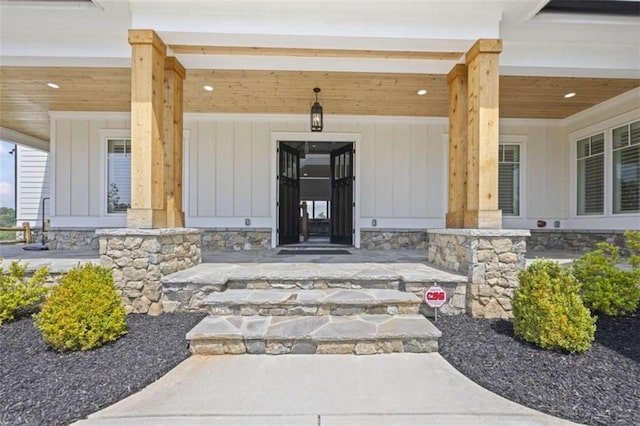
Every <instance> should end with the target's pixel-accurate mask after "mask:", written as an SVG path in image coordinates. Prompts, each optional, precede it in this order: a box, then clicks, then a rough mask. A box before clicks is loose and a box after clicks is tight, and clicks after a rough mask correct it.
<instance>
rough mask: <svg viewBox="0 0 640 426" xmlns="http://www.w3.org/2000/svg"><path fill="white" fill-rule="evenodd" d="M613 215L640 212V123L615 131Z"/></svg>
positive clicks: (613, 145) (613, 148)
mask: <svg viewBox="0 0 640 426" xmlns="http://www.w3.org/2000/svg"><path fill="white" fill-rule="evenodd" d="M612 151H613V156H612V161H613V213H614V214H618V213H638V212H640V121H636V122H634V123H631V124H628V125H626V126H622V127H618V128H615V129H613V143H612Z"/></svg>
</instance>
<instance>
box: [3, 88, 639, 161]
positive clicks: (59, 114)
mask: <svg viewBox="0 0 640 426" xmlns="http://www.w3.org/2000/svg"><path fill="white" fill-rule="evenodd" d="M635 90H636V89H634V90H632V92H633V91H635ZM638 90H639V95H636V96H640V89H638ZM627 93H630V92H627ZM627 93H625V94H622V95H620V96H618V97H616V98H613V99H612V100H615V99H618V98H620V97H623V96H625V95H627ZM612 100H609V101H605V102H603V104H606V103H608V102H610V101H612ZM599 105H602V104H599ZM599 105H596V106H595V107H592V108H597V107H598V106H599ZM585 111H589V110H585ZM583 112H584V111H583ZM580 114H582V112H580V113H578V114H575V115H572V116H571V117H569V118H565V119H551V118H500V125H507V126H519V125H522V126H547V127H548V126H563V125H565V124H566V123H567V120H570V119H572V118H573V117H576V116H578V115H580ZM49 116H50V117H51V118H56V119H74V118H76V119H77V118H87V119H89V118H93V119H98V118H99V119H105V120H130V119H131V113H130V112H110V111H51V112H49ZM329 117H330V119H331V120H335V121H342V122H358V123H360V122H376V123H399V124H403V123H407V124H412V123H422V124H448V123H449V118H448V117H434V116H390V115H330V116H329ZM202 120H220V121H237V120H239V121H286V122H290V121H304V122H305V123H306V122H307V121H308V120H309V115H308V114H257V113H251V114H245V113H217V112H212V113H208V112H191V113H184V116H183V121H184V123H185V124H186V123H187V122H188V123H189V124H192V122H196V121H202ZM0 129H1V128H0ZM44 142H46V141H44ZM39 149H40V148H39Z"/></svg>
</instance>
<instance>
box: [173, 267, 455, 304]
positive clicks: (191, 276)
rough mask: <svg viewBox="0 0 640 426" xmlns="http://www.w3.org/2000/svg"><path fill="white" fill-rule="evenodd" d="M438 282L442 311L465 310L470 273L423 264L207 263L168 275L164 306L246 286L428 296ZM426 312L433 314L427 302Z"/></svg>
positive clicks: (200, 300)
mask: <svg viewBox="0 0 640 426" xmlns="http://www.w3.org/2000/svg"><path fill="white" fill-rule="evenodd" d="M434 283H437V284H438V285H439V286H440V287H442V288H443V289H444V290H445V291H446V292H447V304H446V305H444V306H443V307H442V308H441V309H440V311H441V313H443V314H459V313H464V312H465V302H466V288H467V277H466V276H464V275H461V274H456V273H451V272H445V271H441V270H439V269H436V268H432V267H429V266H427V265H425V264H422V263H202V264H199V265H196V266H194V267H192V268H189V269H187V270H184V271H180V272H176V273H173V274H171V275H168V276H166V277H163V278H162V285H163V294H164V301H163V307H164V311H165V312H173V311H176V310H177V311H189V310H198V311H206V305H205V299H206V298H207V297H208V296H209V295H210V294H215V293H218V292H224V291H226V290H241V289H245V290H259V289H260V290H266V289H279V290H292V291H293V290H323V289H356V290H358V289H366V290H371V289H380V290H385V289H386V290H401V291H404V292H407V293H413V294H415V295H416V296H418V297H419V298H420V300H422V299H423V297H424V291H425V290H426V289H427V288H428V287H430V286H431V285H433V284H434ZM242 297H244V296H242ZM420 312H421V313H423V314H425V315H433V311H432V310H431V309H430V308H429V307H427V306H426V304H424V303H422V304H421V305H420Z"/></svg>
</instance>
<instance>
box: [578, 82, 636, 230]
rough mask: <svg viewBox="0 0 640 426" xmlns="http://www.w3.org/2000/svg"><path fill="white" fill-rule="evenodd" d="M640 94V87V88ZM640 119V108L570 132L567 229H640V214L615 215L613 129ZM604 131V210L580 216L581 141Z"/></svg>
mask: <svg viewBox="0 0 640 426" xmlns="http://www.w3.org/2000/svg"><path fill="white" fill-rule="evenodd" d="M638 93H639V94H640V90H639V91H638ZM638 120H640V109H634V110H633V111H629V112H627V113H624V114H620V115H618V116H616V117H613V118H610V119H607V120H604V121H601V122H599V123H595V124H592V125H589V126H587V127H584V128H581V129H579V130H576V131H574V132H571V133H570V134H569V162H570V164H569V173H570V175H569V218H568V220H567V224H566V225H567V226H566V227H567V228H575V229H579V228H581V227H584V228H585V229H639V228H640V227H639V226H638V222H639V220H640V213H622V214H613V140H612V139H613V137H612V133H613V129H615V128H617V127H621V126H624V125H627V124H630V123H632V122H634V121H638ZM600 133H603V134H604V212H603V214H599V215H578V176H577V170H578V169H577V161H578V159H577V142H578V141H579V140H581V139H584V138H587V137H591V136H595V135H597V134H600Z"/></svg>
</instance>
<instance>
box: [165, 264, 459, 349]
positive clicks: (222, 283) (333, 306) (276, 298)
mask: <svg viewBox="0 0 640 426" xmlns="http://www.w3.org/2000/svg"><path fill="white" fill-rule="evenodd" d="M434 282H437V283H438V285H440V286H441V287H443V288H445V289H447V291H448V292H450V293H451V296H450V297H451V298H452V299H453V300H454V301H455V302H456V303H458V304H459V306H457V307H453V306H452V307H451V308H450V311H452V312H453V311H455V310H456V309H458V310H459V311H460V310H462V309H464V291H465V289H466V278H465V277H462V276H459V275H455V274H448V273H446V272H442V271H440V270H437V269H435V268H430V267H429V266H426V265H424V264H421V263H411V264H409V263H407V264H400V263H392V264H378V263H352V264H345V263H341V264H336V263H333V264H319V263H256V264H246V263H243V264H203V265H198V266H196V267H194V268H191V269H189V270H187V271H182V272H178V273H176V274H172V275H170V276H168V277H165V279H164V280H163V288H164V295H165V297H166V298H167V299H168V300H169V301H170V302H172V303H178V304H179V306H181V307H182V308H183V309H187V310H188V309H197V310H201V311H206V312H208V313H209V314H210V316H208V317H207V318H205V319H203V320H202V322H201V323H200V324H198V325H197V326H196V327H195V328H194V329H193V330H191V331H190V332H189V333H188V334H187V339H188V340H189V348H190V350H191V352H192V353H196V354H210V355H219V354H244V353H249V354H273V355H276V354H303V353H305V354H311V353H313V354H325V353H334V354H358V355H361V354H376V353H391V352H433V351H437V350H438V338H439V337H440V335H441V334H440V331H438V329H436V328H435V327H434V326H433V324H431V323H430V322H429V320H427V319H426V318H425V316H424V315H421V314H424V313H428V312H427V311H426V310H425V306H426V305H425V304H424V303H422V300H423V294H424V289H426V288H428V287H429V286H431V285H432V284H433V283H434ZM443 311H444V309H443Z"/></svg>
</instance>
